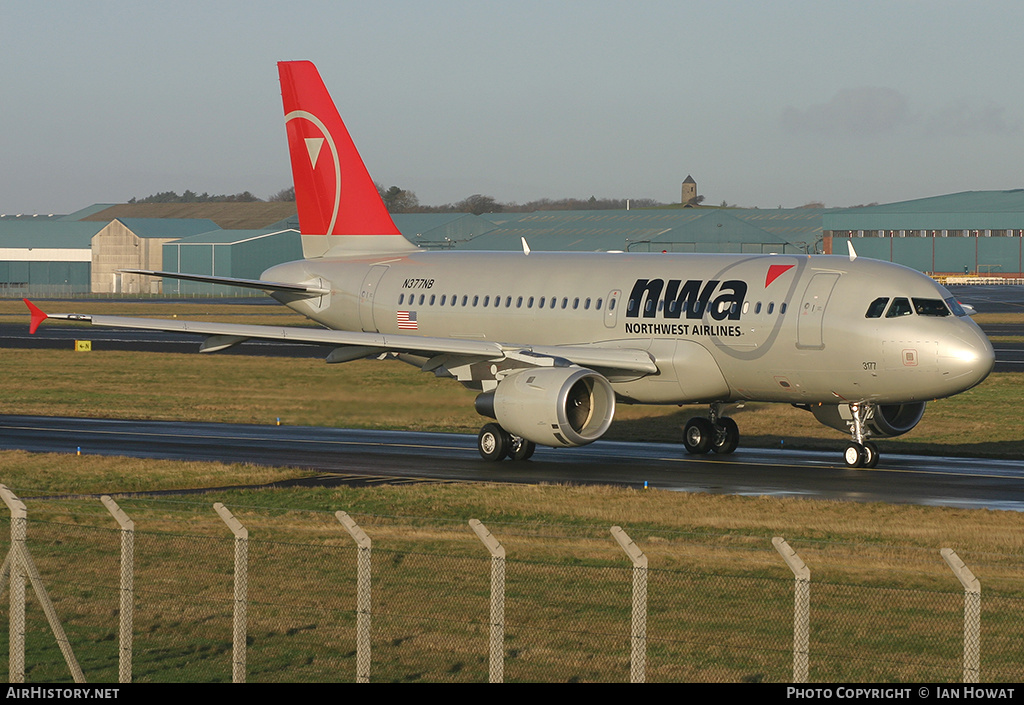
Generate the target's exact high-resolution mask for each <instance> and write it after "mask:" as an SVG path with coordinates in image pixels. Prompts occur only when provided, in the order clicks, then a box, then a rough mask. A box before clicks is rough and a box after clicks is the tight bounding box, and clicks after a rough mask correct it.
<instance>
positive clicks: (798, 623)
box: [772, 536, 811, 683]
mask: <svg viewBox="0 0 1024 705" xmlns="http://www.w3.org/2000/svg"><path fill="white" fill-rule="evenodd" d="M772 545H773V546H775V550H776V551H778V552H779V555H780V556H782V559H783V560H784V561H786V565H788V566H789V569H790V570H791V571H793V577H794V578H795V580H796V585H795V587H794V607H793V682H794V683H806V682H807V674H808V668H809V664H808V661H809V654H808V649H809V644H810V634H811V569H810V568H808V567H807V566H806V565H805V564H804V562H803V561H802V560H801V559H800V556H798V555H797V554H796V551H794V550H793V549H792V548H790V546H789V544H788V543H786V540H785V539H784V538H782V537H781V536H776V537H775V538H773V539H772Z"/></svg>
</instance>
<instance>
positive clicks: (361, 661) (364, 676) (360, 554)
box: [334, 511, 373, 683]
mask: <svg viewBox="0 0 1024 705" xmlns="http://www.w3.org/2000/svg"><path fill="white" fill-rule="evenodd" d="M334 516H335V517H337V519H338V521H339V522H341V525H342V526H344V527H345V530H346V531H348V533H349V535H350V536H352V539H353V540H354V541H355V542H356V683H369V682H370V614H371V613H370V604H371V603H370V549H371V546H372V544H373V542H372V541H370V537H369V536H367V535H366V532H365V531H363V530H362V529H361V528H359V525H358V524H356V522H355V520H354V519H353V518H352V517H350V516H349V515H348V514H346V513H345V512H342V511H338V512H335V513H334Z"/></svg>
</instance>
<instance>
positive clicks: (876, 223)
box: [822, 189, 1024, 276]
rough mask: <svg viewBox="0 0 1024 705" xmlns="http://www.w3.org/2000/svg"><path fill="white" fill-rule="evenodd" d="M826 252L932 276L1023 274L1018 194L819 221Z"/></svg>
mask: <svg viewBox="0 0 1024 705" xmlns="http://www.w3.org/2000/svg"><path fill="white" fill-rule="evenodd" d="M822 235H823V241H824V244H825V251H826V252H835V253H837V254H845V253H846V252H847V251H848V248H847V244H846V243H847V242H851V243H852V244H853V247H854V249H855V251H856V252H857V254H858V255H859V256H864V257H871V258H874V259H881V260H888V261H891V262H897V263H899V264H903V265H905V266H908V267H912V268H914V269H917V270H920V271H922V272H929V273H937V274H965V273H969V274H982V275H997V276H1005V275H1016V274H1019V273H1021V272H1024V189H1014V190H1010V191H965V192H963V193H954V194H949V195H946V196H934V197H932V198H921V199H917V200H913V201H902V202H899V203H889V204H886V205H881V206H868V207H864V208H847V209H843V210H835V211H829V212H827V213H825V214H824V215H823V216H822Z"/></svg>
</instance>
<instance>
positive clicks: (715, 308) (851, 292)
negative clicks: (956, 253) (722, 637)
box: [263, 251, 994, 404]
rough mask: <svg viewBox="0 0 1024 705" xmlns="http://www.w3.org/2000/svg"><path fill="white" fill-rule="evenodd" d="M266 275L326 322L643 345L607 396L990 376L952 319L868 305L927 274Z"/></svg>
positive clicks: (444, 261)
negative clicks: (637, 366) (637, 364)
mask: <svg viewBox="0 0 1024 705" xmlns="http://www.w3.org/2000/svg"><path fill="white" fill-rule="evenodd" d="M263 279H266V280H271V281H282V282H294V283H310V282H312V283H316V282H318V281H319V282H320V284H321V285H322V286H323V287H324V288H326V289H330V292H331V293H330V294H329V295H325V296H321V297H318V298H313V299H304V300H290V299H289V297H287V296H281V295H275V296H277V298H279V299H280V300H282V301H283V302H284V303H286V304H287V305H289V306H290V307H291V308H293V309H295V310H296V311H298V312H300V313H302V314H304V315H306V316H308V317H309V318H311V319H313V320H315V321H318V322H319V323H321V324H323V325H324V326H326V327H328V328H332V329H337V330H350V331H368V332H381V333H396V334H397V333H402V334H411V335H418V336H427V337H438V338H461V339H470V340H488V341H498V342H500V343H503V344H508V345H510V346H514V345H517V344H523V345H527V344H532V345H567V346H571V345H584V344H586V345H591V346H593V345H598V346H607V347H613V348H629V349H635V350H644V351H646V352H647V353H649V354H650V355H651V356H652V358H653V359H654V360H655V362H656V364H657V367H658V370H659V373H658V374H656V375H647V376H641V375H630V374H620V375H610V376H609V379H610V381H611V382H612V385H613V387H614V389H615V392H616V394H617V395H618V396H619V398H620V400H622V401H627V402H633V403H652V404H664V403H691V402H712V401H721V402H726V401H742V400H759V401H773V402H791V403H806V404H816V403H823V404H836V403H855V402H874V403H879V404H895V403H905V402H911V401H927V400H930V399H936V398H940V397H946V396H950V395H953V394H956V393H958V392H962V391H964V390H966V389H969V388H971V387H973V386H974V385H976V384H978V383H979V382H981V381H982V380H983V379H984V378H985V377H986V376H987V375H988V374H989V372H991V370H992V366H993V363H994V354H993V350H992V346H991V344H990V343H989V341H988V339H987V338H986V337H985V335H984V333H982V331H981V329H980V328H979V327H978V326H977V325H976V324H975V323H974V322H973V321H972V320H970V318H969V317H967V316H965V315H954V314H950V315H919V314H918V313H917V312H914V311H912V312H911V313H910V314H907V315H901V316H898V317H887V316H885V315H882V316H878V317H873V318H869V317H868V316H867V311H868V308H869V306H870V305H871V303H872V302H873V301H875V300H877V299H879V298H880V297H887V298H889V299H890V300H892V299H896V298H901V297H902V298H905V299H907V300H910V301H913V300H915V299H922V300H929V301H935V300H946V299H949V298H951V295H950V293H949V292H948V291H947V290H946V289H944V288H943V287H941V286H940V285H939V284H937V283H936V282H935V281H934V280H932V279H931V278H929V277H927V276H925V275H923V274H921V273H920V272H917V271H915V270H911V269H908V268H905V267H902V266H899V265H895V264H891V263H887V262H880V261H877V260H869V259H864V258H856V259H850V258H849V257H841V256H793V255H710V254H708V255H704V254H632V253H630V254H625V253H544V252H534V253H531V254H529V255H527V254H524V253H518V252H507V253H506V252H486V253H484V252H480V253H474V252H452V251H444V252H428V251H421V252H411V253H408V254H397V255H395V254H392V255H387V256H383V255H382V256H350V257H344V258H321V259H309V260H303V261H299V262H290V263H287V264H283V265H279V266H277V267H274V268H272V269H270V270H268V271H266V272H265V273H264V274H263Z"/></svg>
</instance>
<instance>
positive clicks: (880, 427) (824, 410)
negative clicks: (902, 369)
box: [811, 401, 924, 438]
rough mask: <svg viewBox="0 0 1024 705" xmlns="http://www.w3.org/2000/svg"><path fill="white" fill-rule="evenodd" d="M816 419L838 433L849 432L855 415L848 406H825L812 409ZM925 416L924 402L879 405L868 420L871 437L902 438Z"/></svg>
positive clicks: (873, 409) (874, 408)
mask: <svg viewBox="0 0 1024 705" xmlns="http://www.w3.org/2000/svg"><path fill="white" fill-rule="evenodd" d="M811 411H812V412H813V413H814V418H816V419H818V421H819V422H821V423H823V424H825V425H826V426H828V427H830V428H834V429H836V430H837V431H849V430H850V421H851V420H852V419H853V414H852V413H851V412H850V407H849V406H848V405H846V404H841V405H834V404H823V405H821V406H813V407H811ZM922 416H924V402H923V401H918V402H913V403H910V404H877V405H875V406H874V407H873V408H872V411H871V414H870V415H869V416H868V419H867V426H868V428H869V429H870V431H871V435H872V436H874V437H876V438H891V437H893V436H902V435H903V434H904V433H906V432H907V431H909V430H911V429H912V428H914V426H917V424H918V422H919V421H920V420H921V417H922Z"/></svg>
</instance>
